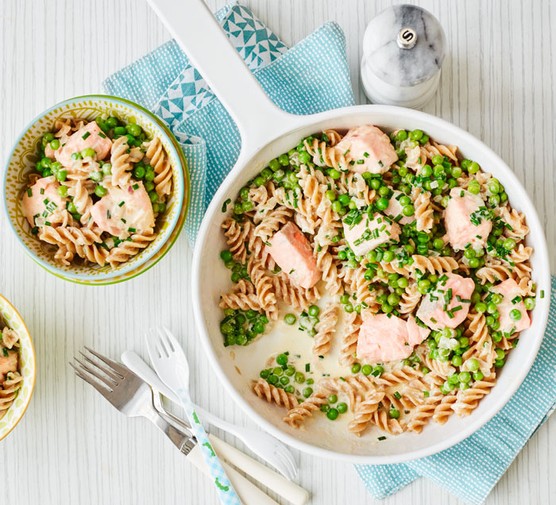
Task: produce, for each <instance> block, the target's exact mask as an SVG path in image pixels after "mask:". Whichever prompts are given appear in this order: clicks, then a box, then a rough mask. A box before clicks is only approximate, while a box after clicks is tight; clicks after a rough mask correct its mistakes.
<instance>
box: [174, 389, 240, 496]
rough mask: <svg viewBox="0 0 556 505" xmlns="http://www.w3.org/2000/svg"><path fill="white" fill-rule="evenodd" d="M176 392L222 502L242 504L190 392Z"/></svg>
mask: <svg viewBox="0 0 556 505" xmlns="http://www.w3.org/2000/svg"><path fill="white" fill-rule="evenodd" d="M176 393H177V394H178V397H179V399H180V400H181V403H182V405H183V407H184V410H185V413H186V415H187V418H188V419H189V424H190V425H191V431H193V434H194V435H195V438H196V439H197V443H198V444H199V447H201V449H202V451H203V456H204V458H205V462H206V464H207V466H208V468H209V471H210V475H211V477H212V478H213V479H214V485H215V486H216V489H217V490H218V494H219V496H220V502H221V503H223V504H224V505H241V501H240V499H239V496H238V495H237V493H236V491H235V489H234V487H233V486H232V483H231V482H230V479H228V476H227V475H226V472H225V470H224V467H223V466H222V463H221V462H220V460H219V459H218V456H217V455H216V453H215V452H214V449H213V448H212V444H211V443H210V440H209V438H208V434H207V432H206V431H205V429H204V428H203V425H202V424H201V422H200V421H199V416H198V415H197V412H195V405H194V404H193V402H192V401H191V398H190V397H189V393H188V392H187V391H186V390H185V389H179V390H178V391H176Z"/></svg>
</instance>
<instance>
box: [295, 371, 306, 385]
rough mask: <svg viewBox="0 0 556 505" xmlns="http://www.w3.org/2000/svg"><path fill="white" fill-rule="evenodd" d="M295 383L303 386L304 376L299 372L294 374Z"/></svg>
mask: <svg viewBox="0 0 556 505" xmlns="http://www.w3.org/2000/svg"><path fill="white" fill-rule="evenodd" d="M295 382H297V383H298V384H303V383H304V382H305V375H304V374H303V373H301V372H296V373H295Z"/></svg>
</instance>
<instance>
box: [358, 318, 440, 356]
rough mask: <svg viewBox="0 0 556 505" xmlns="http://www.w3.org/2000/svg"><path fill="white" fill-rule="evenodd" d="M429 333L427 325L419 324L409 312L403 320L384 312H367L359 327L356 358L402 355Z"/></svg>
mask: <svg viewBox="0 0 556 505" xmlns="http://www.w3.org/2000/svg"><path fill="white" fill-rule="evenodd" d="M429 333H430V330H429V329H428V328H422V327H421V326H419V325H418V324H417V323H416V321H415V319H414V318H413V317H411V316H410V318H409V319H408V320H407V321H404V320H403V319H401V318H399V317H396V316H388V315H387V314H369V315H367V316H366V317H365V320H364V321H363V324H362V325H361V328H360V329H359V337H358V340H357V359H359V360H362V361H365V362H366V363H383V362H386V361H395V360H400V359H405V358H407V357H408V356H410V355H411V353H412V352H413V348H414V347H415V346H416V345H419V344H420V343H421V342H422V341H423V340H425V339H426V338H427V337H428V335H429Z"/></svg>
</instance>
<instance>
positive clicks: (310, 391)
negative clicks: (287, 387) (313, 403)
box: [302, 388, 313, 398]
mask: <svg viewBox="0 0 556 505" xmlns="http://www.w3.org/2000/svg"><path fill="white" fill-rule="evenodd" d="M302 394H303V397H304V398H309V396H311V395H312V394H313V388H305V389H303V392H302Z"/></svg>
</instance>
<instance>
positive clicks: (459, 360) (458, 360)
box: [452, 356, 463, 366]
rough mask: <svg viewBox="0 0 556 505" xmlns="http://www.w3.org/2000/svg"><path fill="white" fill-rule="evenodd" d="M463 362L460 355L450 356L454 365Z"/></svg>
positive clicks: (459, 364)
mask: <svg viewBox="0 0 556 505" xmlns="http://www.w3.org/2000/svg"><path fill="white" fill-rule="evenodd" d="M462 363H463V359H462V357H461V356H454V357H453V358H452V365H454V366H461V365H462Z"/></svg>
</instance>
